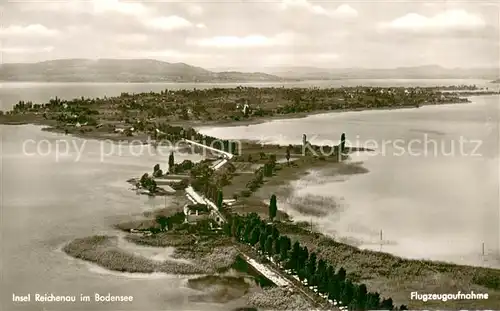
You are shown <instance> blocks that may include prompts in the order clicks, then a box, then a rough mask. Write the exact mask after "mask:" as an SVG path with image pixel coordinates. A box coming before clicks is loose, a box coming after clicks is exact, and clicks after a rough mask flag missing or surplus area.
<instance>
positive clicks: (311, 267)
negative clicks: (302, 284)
mask: <svg viewBox="0 0 500 311" xmlns="http://www.w3.org/2000/svg"><path fill="white" fill-rule="evenodd" d="M306 267H307V272H308V273H309V275H310V276H313V275H314V274H315V273H316V253H315V252H311V254H310V255H309V260H308V261H307V265H306ZM313 285H315V284H313Z"/></svg>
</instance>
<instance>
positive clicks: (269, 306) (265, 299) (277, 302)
mask: <svg viewBox="0 0 500 311" xmlns="http://www.w3.org/2000/svg"><path fill="white" fill-rule="evenodd" d="M247 303H248V304H249V305H251V306H254V307H257V308H262V309H265V310H312V309H314V306H313V305H311V303H309V302H308V301H307V300H306V299H305V298H303V297H302V295H297V294H296V293H290V292H289V291H287V290H286V289H284V288H282V287H270V288H265V289H263V290H262V291H258V292H254V293H251V294H249V295H247Z"/></svg>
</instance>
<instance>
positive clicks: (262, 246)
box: [259, 230, 267, 252]
mask: <svg viewBox="0 0 500 311" xmlns="http://www.w3.org/2000/svg"><path fill="white" fill-rule="evenodd" d="M266 239H267V234H266V232H265V231H264V230H261V231H260V236H259V246H260V250H261V251H262V252H264V250H265V246H266Z"/></svg>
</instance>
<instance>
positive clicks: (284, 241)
mask: <svg viewBox="0 0 500 311" xmlns="http://www.w3.org/2000/svg"><path fill="white" fill-rule="evenodd" d="M290 244H291V242H290V238H289V237H287V236H281V237H280V257H281V260H282V261H283V260H287V259H288V251H289V250H290V246H291V245H290Z"/></svg>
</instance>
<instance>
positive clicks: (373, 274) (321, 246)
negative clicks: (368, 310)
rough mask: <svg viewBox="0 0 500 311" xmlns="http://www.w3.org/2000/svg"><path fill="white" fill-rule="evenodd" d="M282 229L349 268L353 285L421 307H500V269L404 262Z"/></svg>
mask: <svg viewBox="0 0 500 311" xmlns="http://www.w3.org/2000/svg"><path fill="white" fill-rule="evenodd" d="M279 230H280V232H281V233H282V234H286V235H288V236H289V237H290V238H291V239H292V243H293V241H297V240H298V241H300V243H301V245H304V246H307V248H308V250H309V252H311V251H314V252H316V253H317V254H318V259H319V258H323V259H325V260H326V261H328V262H329V263H330V264H332V265H333V266H335V267H336V268H337V269H338V268H340V267H344V268H345V269H346V271H347V272H348V277H349V278H350V279H352V280H353V281H357V282H362V283H365V284H366V285H367V287H368V289H369V290H370V291H378V292H379V293H381V295H382V296H384V297H392V299H393V300H394V301H395V302H396V303H397V304H398V305H399V304H406V305H409V306H410V307H411V308H412V309H420V308H429V307H431V308H446V309H455V308H468V309H471V308H480V309H484V308H493V309H495V308H498V306H499V302H500V286H499V285H500V283H499V280H500V270H498V269H491V268H483V267H472V266H463V265H456V264H451V263H445V262H438V261H428V260H415V259H404V258H400V257H397V256H394V255H391V254H388V253H382V252H375V251H371V250H361V249H359V248H357V247H355V246H351V245H347V244H344V243H339V242H337V241H335V240H334V239H332V238H330V237H327V236H324V235H323V234H320V233H311V232H308V231H307V230H305V229H302V228H299V227H297V226H295V225H290V224H280V225H279ZM471 290H473V291H474V292H475V293H488V294H489V299H487V300H448V301H446V302H442V301H427V302H423V301H418V300H410V294H411V292H414V291H417V292H419V293H447V294H448V293H449V294H453V293H457V292H458V291H461V292H462V293H468V292H469V291H471Z"/></svg>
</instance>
